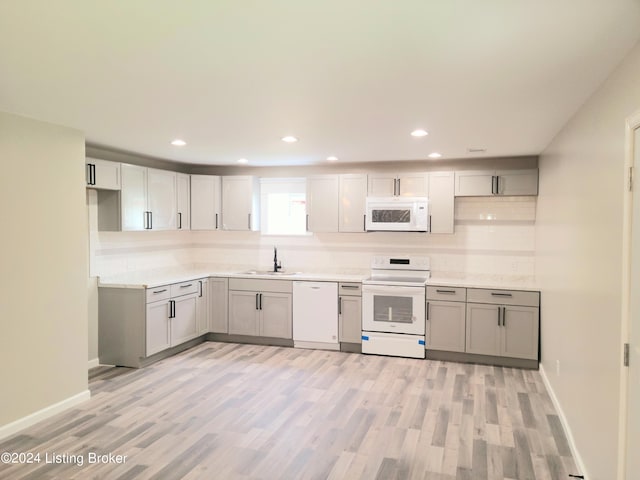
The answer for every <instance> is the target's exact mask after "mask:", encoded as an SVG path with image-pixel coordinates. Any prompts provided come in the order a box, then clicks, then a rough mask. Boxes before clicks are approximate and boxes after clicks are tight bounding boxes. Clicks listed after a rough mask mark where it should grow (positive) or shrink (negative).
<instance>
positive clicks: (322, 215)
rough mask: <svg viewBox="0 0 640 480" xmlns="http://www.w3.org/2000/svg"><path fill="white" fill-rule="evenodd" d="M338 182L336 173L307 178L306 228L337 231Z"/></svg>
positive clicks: (315, 230) (314, 230)
mask: <svg viewBox="0 0 640 480" xmlns="http://www.w3.org/2000/svg"><path fill="white" fill-rule="evenodd" d="M338 196H339V182H338V176H337V175H326V176H325V175H323V176H317V177H308V178H307V230H308V231H310V232H337V231H338V210H339V208H338V205H339V200H338Z"/></svg>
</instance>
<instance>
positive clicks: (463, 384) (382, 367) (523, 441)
mask: <svg viewBox="0 0 640 480" xmlns="http://www.w3.org/2000/svg"><path fill="white" fill-rule="evenodd" d="M90 388H91V392H92V398H91V400H89V401H87V402H85V403H83V404H82V405H80V406H78V407H77V408H74V409H72V410H70V411H67V412H64V413H62V414H59V415H57V416H55V417H53V418H51V419H49V420H47V421H44V422H41V423H39V424H38V425H35V426H33V427H31V428H29V429H27V430H24V431H23V432H21V433H20V434H17V435H15V436H13V437H11V438H9V439H7V440H6V441H4V442H2V443H0V452H32V453H34V454H35V453H40V454H41V462H40V463H34V464H28V465H25V464H14V465H12V464H1V463H0V478H2V479H21V480H36V479H37V480H43V479H44V480H46V479H88V478H96V479H117V480H125V479H162V480H167V479H169V480H171V479H183V478H184V479H190V480H195V479H268V480H271V479H381V480H386V479H430V480H453V479H465V480H466V479H473V480H479V479H500V480H504V479H519V480H529V479H533V480H548V479H551V480H557V479H564V480H566V479H567V478H568V474H571V473H572V474H576V473H579V472H577V471H576V467H575V465H574V461H573V459H572V457H571V452H570V450H569V446H568V444H567V440H566V438H565V435H564V432H563V430H562V427H561V424H560V421H559V419H558V416H557V414H556V412H555V411H554V409H553V405H552V403H551V400H550V398H549V396H548V394H547V393H546V391H545V388H544V385H543V383H542V380H541V378H540V375H539V373H538V372H537V371H531V370H519V369H513V368H500V367H490V366H481V365H468V364H458V363H450V362H440V361H431V360H415V359H404V358H392V357H382V356H374V355H359V354H349V353H341V352H328V351H320V350H301V349H293V348H283V347H266V346H257V345H238V344H228V343H216V342H205V343H203V344H201V345H198V346H197V347H194V348H193V349H191V350H188V351H186V352H183V353H181V354H179V355H176V356H174V357H172V358H168V359H166V360H163V361H161V362H158V363H156V364H154V365H152V366H150V367H147V368H145V369H140V370H133V369H126V368H113V367H112V368H106V367H99V368H97V369H94V370H92V371H91V375H90ZM91 452H92V453H97V454H100V455H103V454H113V455H126V460H125V461H124V463H121V464H116V463H102V464H89V463H88V461H89V454H90V453H91ZM54 453H55V454H59V455H67V457H63V458H66V459H67V462H66V463H49V464H47V463H45V462H44V460H45V454H49V455H52V454H54ZM74 456H75V457H74ZM78 457H79V458H80V460H82V465H79V463H80V462H79V461H78V460H77V458H78ZM74 458H76V460H75V461H74Z"/></svg>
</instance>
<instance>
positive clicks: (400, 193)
mask: <svg viewBox="0 0 640 480" xmlns="http://www.w3.org/2000/svg"><path fill="white" fill-rule="evenodd" d="M400 195H402V191H401V190H400V179H398V196H400Z"/></svg>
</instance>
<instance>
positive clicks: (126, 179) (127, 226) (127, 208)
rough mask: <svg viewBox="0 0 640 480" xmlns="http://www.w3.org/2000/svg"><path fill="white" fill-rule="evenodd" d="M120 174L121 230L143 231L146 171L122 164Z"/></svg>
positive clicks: (145, 205)
mask: <svg viewBox="0 0 640 480" xmlns="http://www.w3.org/2000/svg"><path fill="white" fill-rule="evenodd" d="M120 172H121V176H122V192H121V193H120V195H121V197H120V198H121V201H120V205H121V208H122V215H121V218H122V220H121V221H122V230H144V229H145V227H146V226H147V225H146V221H145V218H146V211H147V169H146V168H145V167H138V166H137V165H129V164H126V163H123V164H122V165H121V166H120Z"/></svg>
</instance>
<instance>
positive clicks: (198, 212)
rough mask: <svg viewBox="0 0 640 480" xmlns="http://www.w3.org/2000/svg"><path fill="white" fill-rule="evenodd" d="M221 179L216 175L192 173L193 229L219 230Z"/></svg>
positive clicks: (220, 224) (220, 225)
mask: <svg viewBox="0 0 640 480" xmlns="http://www.w3.org/2000/svg"><path fill="white" fill-rule="evenodd" d="M220 192H221V180H220V177H219V176H216V175H191V230H219V229H220V228H221V227H222V223H221V221H220V220H221V217H222V211H221V208H220V207H221V205H222V202H221V193H220Z"/></svg>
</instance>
